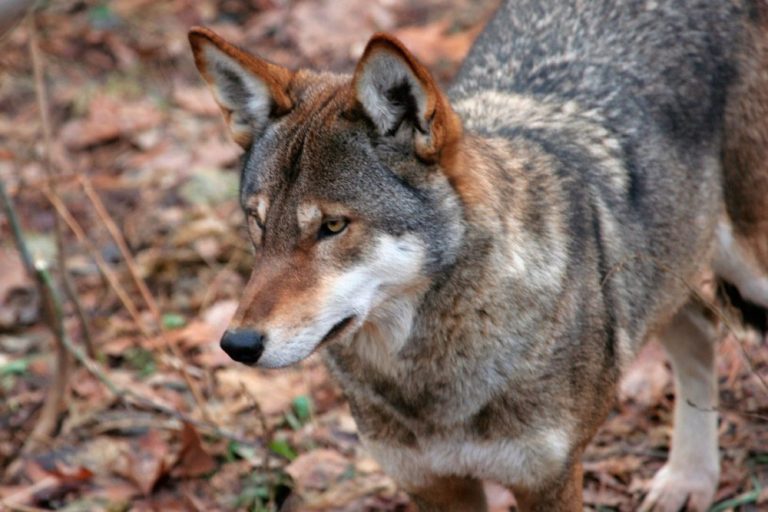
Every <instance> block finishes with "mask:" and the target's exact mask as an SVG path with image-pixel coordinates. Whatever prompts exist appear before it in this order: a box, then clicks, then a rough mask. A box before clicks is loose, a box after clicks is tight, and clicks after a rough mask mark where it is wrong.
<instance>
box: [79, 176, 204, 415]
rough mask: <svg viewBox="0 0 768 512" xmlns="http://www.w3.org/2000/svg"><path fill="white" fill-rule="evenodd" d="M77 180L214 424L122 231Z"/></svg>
mask: <svg viewBox="0 0 768 512" xmlns="http://www.w3.org/2000/svg"><path fill="white" fill-rule="evenodd" d="M79 181H80V184H81V185H82V187H83V190H84V191H85V195H86V196H88V199H89V200H90V201H91V204H92V205H93V207H94V209H95V210H96V214H97V215H98V216H99V218H100V219H101V221H102V222H103V223H104V225H105V226H106V227H107V231H109V234H110V235H111V236H112V240H114V242H115V244H116V245H117V247H118V249H119V250H120V254H121V255H122V256H123V260H125V263H126V266H127V267H128V272H129V274H130V275H131V278H132V279H133V282H134V284H135V285H136V288H138V289H139V293H141V296H142V298H143V299H144V303H145V304H146V305H147V309H149V312H150V314H151V315H152V317H153V318H154V320H155V323H156V325H157V329H158V332H159V333H160V339H161V340H162V342H163V346H164V347H165V348H166V349H170V351H171V353H172V354H173V355H174V356H175V357H176V358H177V359H178V360H179V361H181V365H180V366H179V371H180V373H181V376H182V378H183V379H184V381H185V382H186V384H187V387H188V388H189V390H190V392H192V397H193V398H194V399H195V402H196V403H197V406H198V407H199V408H200V412H201V413H202V414H203V417H204V418H205V419H206V420H208V421H210V422H211V423H216V421H215V420H214V419H213V416H212V415H211V413H210V411H209V410H208V406H207V405H206V403H205V398H204V397H203V393H202V392H201V391H200V388H199V387H198V386H197V383H196V382H195V381H194V380H192V377H191V376H190V375H189V372H187V368H186V364H185V361H184V355H183V354H182V353H181V350H179V347H178V346H177V345H176V344H175V343H172V342H171V341H170V340H169V339H168V336H166V334H165V328H164V327H163V318H162V315H161V314H160V308H158V307H157V302H155V298H154V297H153V296H152V293H151V292H150V291H149V288H148V287H147V283H145V282H144V279H142V277H141V275H139V269H138V267H137V266H136V262H135V261H134V259H133V254H131V251H130V249H128V244H127V243H126V242H125V237H124V236H123V234H122V232H121V231H120V230H119V229H118V227H117V225H116V224H115V221H114V220H113V219H112V216H111V215H110V214H109V211H108V210H107V208H106V207H105V206H104V203H103V202H102V201H101V198H100V197H99V195H98V194H97V193H96V191H95V190H94V189H93V185H91V181H90V180H89V179H88V178H86V177H85V176H80V177H79Z"/></svg>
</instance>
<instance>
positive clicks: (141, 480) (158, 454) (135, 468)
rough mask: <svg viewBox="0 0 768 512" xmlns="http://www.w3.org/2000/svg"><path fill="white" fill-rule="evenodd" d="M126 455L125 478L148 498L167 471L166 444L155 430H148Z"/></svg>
mask: <svg viewBox="0 0 768 512" xmlns="http://www.w3.org/2000/svg"><path fill="white" fill-rule="evenodd" d="M132 444H133V445H134V446H133V449H132V450H131V451H130V452H128V453H127V454H126V458H127V462H128V464H127V474H126V475H125V476H127V477H128V478H129V479H130V480H131V481H133V483H135V484H136V486H137V487H138V488H139V490H140V491H141V492H142V494H144V496H149V495H150V494H151V493H152V489H154V488H155V485H156V484H157V482H158V480H160V478H162V477H163V476H164V475H165V474H166V473H167V471H168V464H167V462H166V458H167V457H168V444H167V443H166V442H165V440H164V439H163V437H162V435H161V434H160V432H159V431H157V430H154V429H153V430H150V431H149V432H147V433H146V434H145V435H144V436H142V437H141V438H140V439H139V440H138V441H137V442H135V443H132Z"/></svg>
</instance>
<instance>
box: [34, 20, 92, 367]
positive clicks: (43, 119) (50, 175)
mask: <svg viewBox="0 0 768 512" xmlns="http://www.w3.org/2000/svg"><path fill="white" fill-rule="evenodd" d="M29 54H30V57H31V60H32V71H33V74H34V77H35V96H36V98H37V107H38V111H39V113H40V123H41V125H42V129H43V146H44V148H45V151H44V158H43V162H44V165H43V167H44V169H45V175H46V177H47V180H48V186H47V189H48V192H49V193H50V194H51V195H54V196H57V195H58V194H57V193H56V180H55V179H54V176H55V175H56V173H55V172H54V171H53V167H54V166H53V156H52V154H53V152H52V150H51V148H52V146H53V145H52V143H51V115H50V112H51V109H50V106H49V104H48V92H47V91H46V88H45V77H44V74H43V59H42V57H41V55H40V44H39V42H38V37H37V27H36V26H35V17H34V16H30V17H29ZM53 227H54V236H55V240H56V255H57V265H58V271H59V275H60V276H61V281H62V283H63V284H64V291H65V292H66V294H67V298H68V299H69V300H70V302H72V304H73V305H74V306H75V312H76V314H77V317H78V320H79V321H80V326H81V328H82V330H83V342H84V343H85V346H86V350H88V354H89V355H90V356H91V357H96V349H95V346H94V344H93V337H92V336H91V330H90V327H89V324H88V319H87V317H86V315H85V309H84V308H83V305H82V304H81V302H80V298H79V297H78V295H77V293H76V292H75V286H74V284H73V283H72V279H71V278H70V276H69V272H68V271H67V253H66V246H65V245H64V230H63V228H62V225H61V219H59V217H58V216H55V217H54V223H53Z"/></svg>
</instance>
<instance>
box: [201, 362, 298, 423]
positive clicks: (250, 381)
mask: <svg viewBox="0 0 768 512" xmlns="http://www.w3.org/2000/svg"><path fill="white" fill-rule="evenodd" d="M216 381H217V382H218V385H219V386H220V388H221V392H222V393H224V394H226V395H230V394H231V395H239V394H240V393H242V389H243V387H244V388H245V390H246V392H247V393H248V395H249V396H250V397H251V398H252V399H254V400H256V401H257V402H258V404H259V407H260V408H261V410H262V411H263V412H264V414H276V413H281V412H284V411H286V410H288V409H289V408H290V407H291V402H292V401H293V399H294V398H296V397H299V396H301V395H306V394H308V393H309V386H308V385H307V382H306V381H305V379H304V378H303V377H302V375H301V374H300V373H298V372H295V371H293V370H283V371H275V370H272V371H270V372H269V374H268V375H265V374H263V373H262V372H261V371H260V370H256V369H252V368H246V367H229V368H222V369H221V370H219V371H218V372H216Z"/></svg>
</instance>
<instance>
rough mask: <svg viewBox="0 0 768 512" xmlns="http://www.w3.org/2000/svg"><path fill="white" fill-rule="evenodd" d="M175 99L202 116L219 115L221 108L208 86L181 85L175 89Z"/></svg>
mask: <svg viewBox="0 0 768 512" xmlns="http://www.w3.org/2000/svg"><path fill="white" fill-rule="evenodd" d="M173 101H175V102H176V104H177V105H178V106H180V107H181V108H183V109H184V110H186V111H188V112H192V113H193V114H198V115H201V116H219V115H221V110H220V109H219V106H218V105H217V104H216V101H215V100H214V99H213V95H212V94H211V91H210V90H209V89H208V87H206V86H204V85H200V86H188V85H179V86H177V87H174V89H173Z"/></svg>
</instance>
